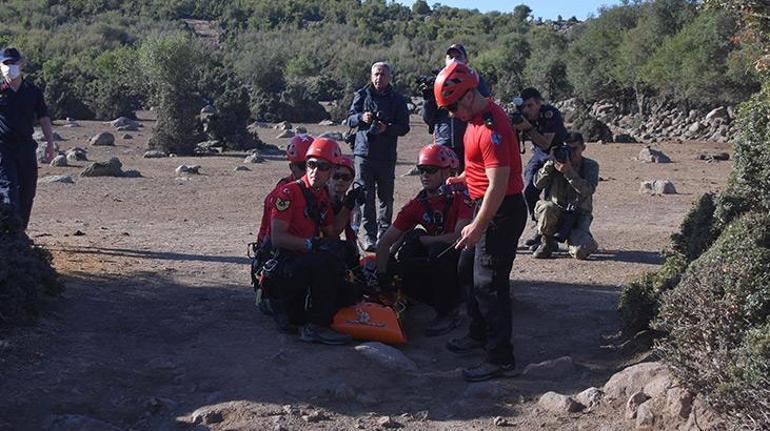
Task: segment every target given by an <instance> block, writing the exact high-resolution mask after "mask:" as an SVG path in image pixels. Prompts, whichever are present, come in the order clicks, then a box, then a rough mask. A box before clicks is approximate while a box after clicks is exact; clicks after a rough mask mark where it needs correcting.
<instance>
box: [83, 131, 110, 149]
mask: <svg viewBox="0 0 770 431" xmlns="http://www.w3.org/2000/svg"><path fill="white" fill-rule="evenodd" d="M89 142H90V143H91V145H93V146H97V147H98V146H112V145H115V135H113V134H112V133H110V132H101V133H98V134H96V135H94V136H92V137H91V140H90V141H89Z"/></svg>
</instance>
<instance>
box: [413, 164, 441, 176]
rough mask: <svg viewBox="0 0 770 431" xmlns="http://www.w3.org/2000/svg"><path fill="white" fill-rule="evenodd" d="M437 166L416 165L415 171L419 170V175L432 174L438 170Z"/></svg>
mask: <svg viewBox="0 0 770 431" xmlns="http://www.w3.org/2000/svg"><path fill="white" fill-rule="evenodd" d="M438 169H439V167H438V166H418V167H417V171H418V172H420V175H423V174H428V175H433V174H435V173H436V172H438Z"/></svg>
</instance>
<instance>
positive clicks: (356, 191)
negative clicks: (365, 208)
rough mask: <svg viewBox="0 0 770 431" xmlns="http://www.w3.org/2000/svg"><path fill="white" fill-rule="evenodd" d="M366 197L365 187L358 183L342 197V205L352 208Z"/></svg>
mask: <svg viewBox="0 0 770 431" xmlns="http://www.w3.org/2000/svg"><path fill="white" fill-rule="evenodd" d="M363 199H364V188H363V187H362V186H360V185H358V184H353V187H352V188H351V189H350V190H348V192H347V193H346V194H345V197H344V198H343V199H342V205H344V206H345V208H347V209H349V210H352V209H353V207H354V206H356V205H360V204H361V202H362V201H363Z"/></svg>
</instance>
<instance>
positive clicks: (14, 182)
mask: <svg viewBox="0 0 770 431" xmlns="http://www.w3.org/2000/svg"><path fill="white" fill-rule="evenodd" d="M35 150H36V148H35V146H34V145H28V144H27V145H15V144H7V143H3V142H0V201H2V202H5V203H10V204H11V205H13V207H14V208H15V210H16V214H17V215H18V216H19V218H20V219H21V223H22V226H23V227H24V229H26V228H27V225H28V224H29V217H30V214H31V213H32V202H33V201H34V199H35V192H36V191H37V156H36V153H35Z"/></svg>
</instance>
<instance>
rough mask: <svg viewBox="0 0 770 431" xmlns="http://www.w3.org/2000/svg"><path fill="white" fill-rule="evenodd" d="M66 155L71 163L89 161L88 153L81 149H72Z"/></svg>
mask: <svg viewBox="0 0 770 431" xmlns="http://www.w3.org/2000/svg"><path fill="white" fill-rule="evenodd" d="M65 154H66V156H67V162H69V163H77V162H87V161H88V156H87V151H86V150H84V149H82V148H80V147H75V148H70V149H69V150H67V152H66V153H65Z"/></svg>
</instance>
